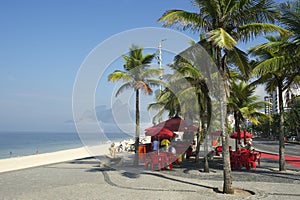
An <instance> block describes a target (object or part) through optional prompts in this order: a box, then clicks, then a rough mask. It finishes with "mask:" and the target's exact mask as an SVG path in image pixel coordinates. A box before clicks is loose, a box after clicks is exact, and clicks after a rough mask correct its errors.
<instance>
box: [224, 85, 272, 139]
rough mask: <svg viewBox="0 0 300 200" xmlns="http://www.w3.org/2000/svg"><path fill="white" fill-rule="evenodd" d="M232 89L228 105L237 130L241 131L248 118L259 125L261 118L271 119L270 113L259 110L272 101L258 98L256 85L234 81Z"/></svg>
mask: <svg viewBox="0 0 300 200" xmlns="http://www.w3.org/2000/svg"><path fill="white" fill-rule="evenodd" d="M230 89H231V90H230V93H231V95H230V97H229V99H228V105H227V106H228V110H229V111H230V112H231V113H233V115H234V120H235V131H236V132H238V133H239V132H240V128H241V125H242V124H243V123H244V122H245V120H246V119H248V120H250V121H251V122H252V123H253V124H254V125H258V124H259V123H260V122H259V121H260V119H269V120H270V117H269V116H268V115H266V114H264V113H262V112H259V110H260V109H263V108H264V107H265V105H266V104H270V103H269V102H266V101H260V100H258V97H257V96H255V95H254V92H255V86H254V85H252V84H246V83H245V82H243V81H240V82H239V83H236V82H232V83H231V85H230ZM239 139H241V138H239Z"/></svg>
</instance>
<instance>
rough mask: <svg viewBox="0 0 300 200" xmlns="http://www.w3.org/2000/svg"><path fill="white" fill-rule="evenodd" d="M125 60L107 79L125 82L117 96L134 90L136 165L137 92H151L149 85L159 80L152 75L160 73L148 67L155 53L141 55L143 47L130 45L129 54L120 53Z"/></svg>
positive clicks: (138, 130)
mask: <svg viewBox="0 0 300 200" xmlns="http://www.w3.org/2000/svg"><path fill="white" fill-rule="evenodd" d="M122 57H123V59H124V60H125V64H124V66H123V67H124V70H125V71H121V70H115V71H114V72H112V73H111V74H110V75H109V76H108V80H109V81H123V82H125V83H124V84H123V85H122V86H121V87H120V88H119V89H118V90H117V92H116V96H118V95H119V94H120V93H121V92H123V91H124V90H125V89H129V88H133V89H134V91H135V111H136V116H135V145H134V146H135V153H136V156H135V159H134V164H135V165H138V158H139V157H138V147H139V137H140V109H139V95H140V94H139V93H140V90H141V91H142V92H143V93H144V94H149V95H150V94H152V89H151V87H150V86H152V85H159V84H160V80H157V79H153V78H152V77H154V76H159V75H161V74H162V70H161V69H157V68H156V69H154V68H150V64H151V62H152V60H153V58H154V57H155V54H147V55H143V48H140V47H137V46H135V45H132V47H130V49H129V55H122Z"/></svg>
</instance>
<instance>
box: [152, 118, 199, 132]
mask: <svg viewBox="0 0 300 200" xmlns="http://www.w3.org/2000/svg"><path fill="white" fill-rule="evenodd" d="M157 126H160V127H164V128H167V129H169V130H171V131H180V132H185V131H186V132H195V131H197V130H198V128H197V127H196V126H194V125H188V123H187V122H186V121H185V120H184V119H181V118H180V117H172V118H170V119H168V120H166V121H164V122H161V123H159V124H158V125H157Z"/></svg>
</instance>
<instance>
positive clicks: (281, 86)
mask: <svg viewBox="0 0 300 200" xmlns="http://www.w3.org/2000/svg"><path fill="white" fill-rule="evenodd" d="M266 38H267V39H268V40H269V42H267V43H264V44H261V45H257V46H256V47H252V48H250V53H251V54H252V55H253V56H257V58H258V59H257V61H256V62H255V64H254V68H253V70H252V74H253V76H255V77H259V79H258V80H256V81H255V83H266V90H267V91H268V92H269V93H273V92H274V91H278V105H279V116H280V123H279V128H280V133H279V170H280V171H285V170H286V162H285V159H284V151H285V144H284V109H283V92H284V91H285V90H287V89H288V88H289V87H290V85H291V84H292V83H294V82H298V79H299V72H297V71H299V69H297V68H295V65H294V62H293V61H292V62H291V60H290V59H289V58H290V52H289V50H286V47H287V46H290V42H289V37H287V36H269V37H266Z"/></svg>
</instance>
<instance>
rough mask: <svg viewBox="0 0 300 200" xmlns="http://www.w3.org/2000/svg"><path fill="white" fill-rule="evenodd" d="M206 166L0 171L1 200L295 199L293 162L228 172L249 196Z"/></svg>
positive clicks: (299, 180)
mask: <svg viewBox="0 0 300 200" xmlns="http://www.w3.org/2000/svg"><path fill="white" fill-rule="evenodd" d="M210 166H211V171H212V172H211V173H203V172H201V167H202V166H200V167H196V166H195V165H194V164H193V163H192V161H190V162H185V163H184V164H182V165H181V167H174V168H173V170H172V171H168V170H166V171H161V172H156V171H154V172H152V171H148V172H145V173H142V174H132V173H128V172H122V171H117V170H113V169H109V168H103V167H102V168H100V167H99V161H98V160H96V159H93V158H90V159H81V160H75V161H70V162H63V163H58V164H53V165H46V166H41V167H35V168H29V169H23V170H18V171H13V172H4V173H0V199H24V200H25V199H26V200H28V199H49V200H50V199H51V200H53V199H72V200H74V199H100V200H101V199H103V200H104V199H105V200H110V199H130V200H133V199H172V200H176V199H178V200H179V199H180V200H181V199H189V200H190V199H214V200H215V199H270V200H271V199H272V200H274V199H289V200H290V199H300V190H299V186H300V172H299V171H298V170H299V169H298V168H295V167H294V166H290V165H288V170H287V171H286V172H278V171H276V169H277V168H278V163H277V162H276V161H274V160H271V159H262V162H261V167H259V168H257V169H256V170H251V171H247V170H245V169H242V170H240V171H233V172H232V176H233V184H234V186H235V187H237V188H241V189H247V190H250V191H252V192H254V194H253V195H249V194H244V193H238V192H239V191H237V194H235V195H224V194H220V193H217V192H215V191H214V190H216V188H221V187H222V184H223V181H222V179H223V176H222V166H221V160H220V159H219V158H216V159H214V160H213V161H210ZM199 169H200V171H199Z"/></svg>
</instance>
